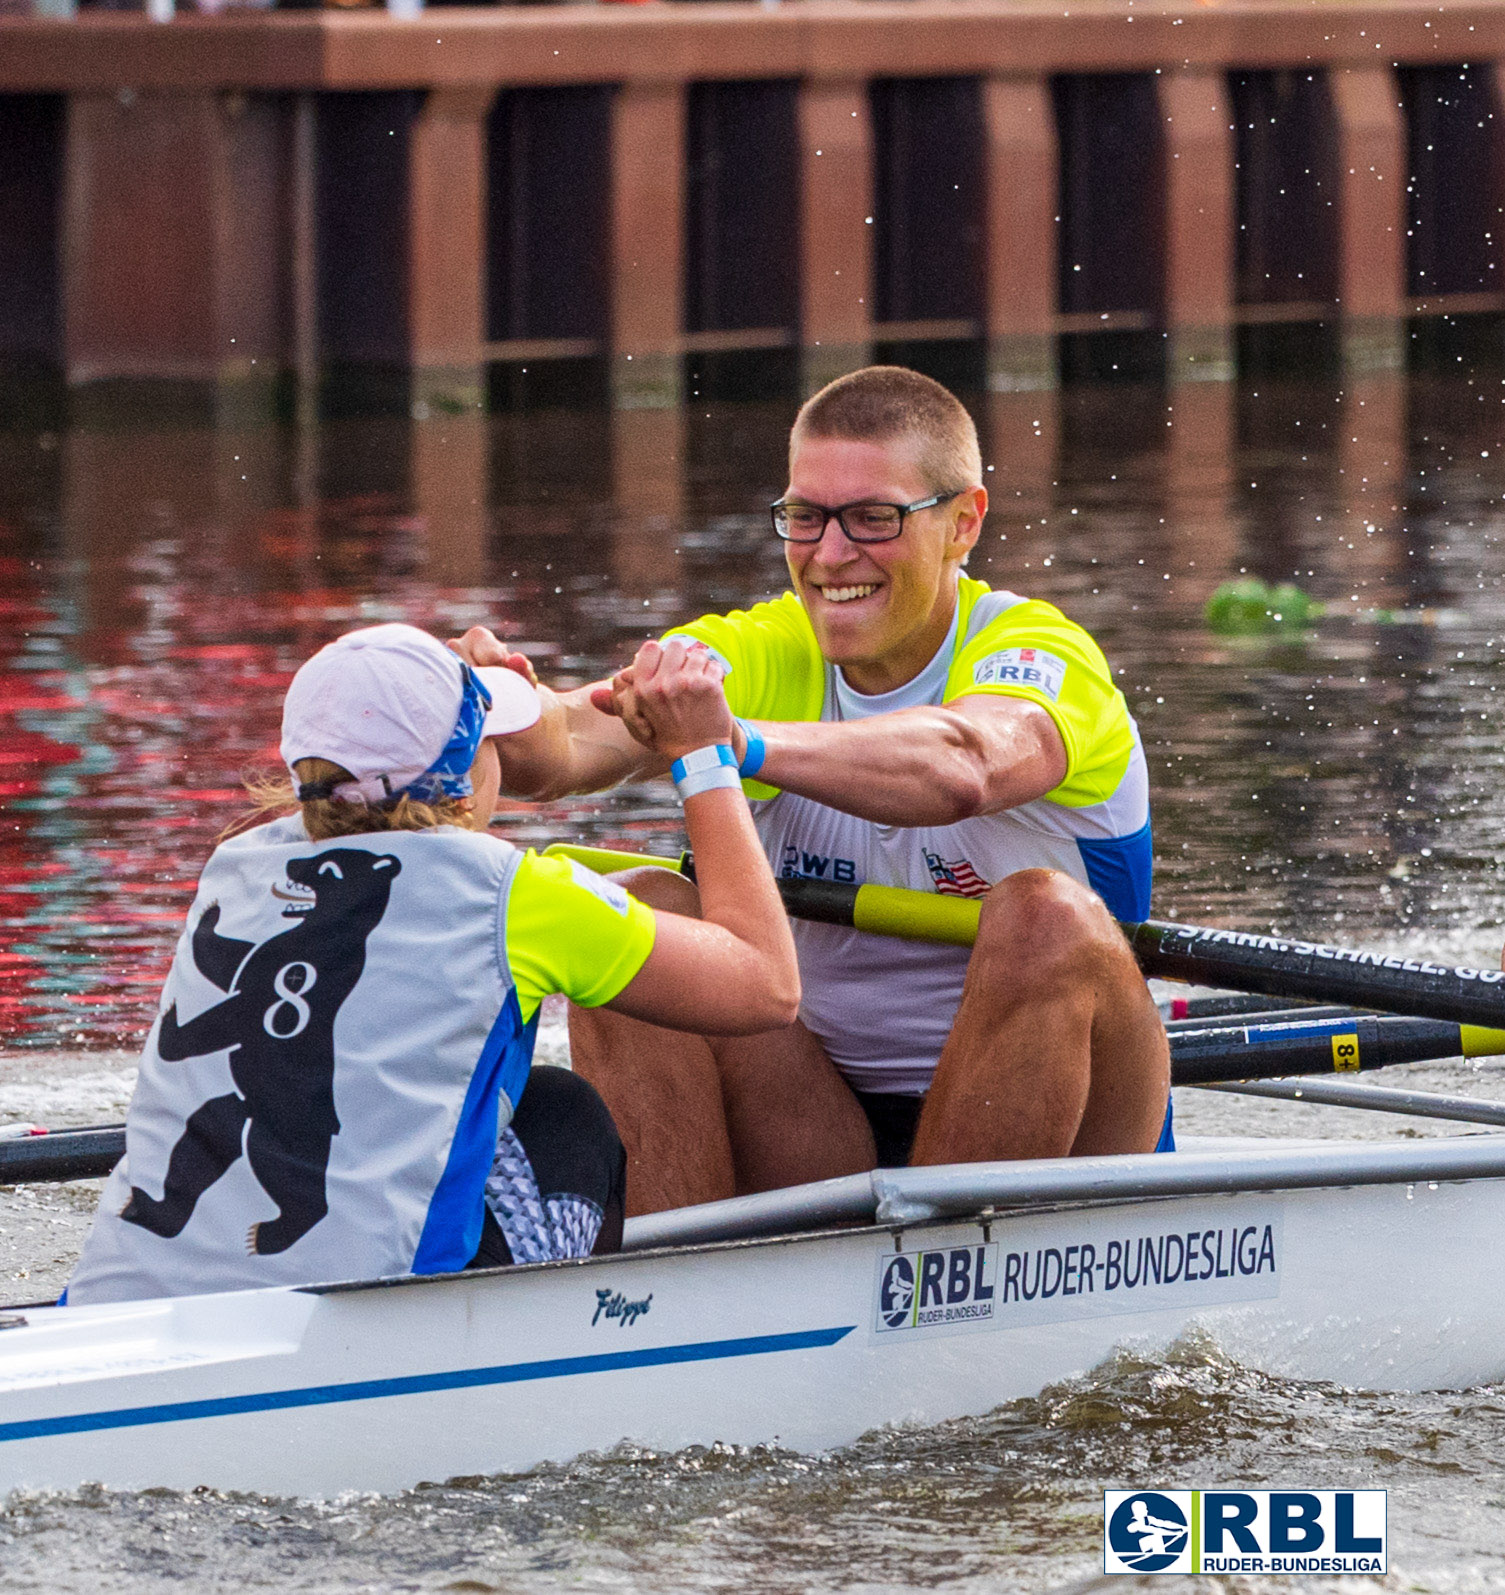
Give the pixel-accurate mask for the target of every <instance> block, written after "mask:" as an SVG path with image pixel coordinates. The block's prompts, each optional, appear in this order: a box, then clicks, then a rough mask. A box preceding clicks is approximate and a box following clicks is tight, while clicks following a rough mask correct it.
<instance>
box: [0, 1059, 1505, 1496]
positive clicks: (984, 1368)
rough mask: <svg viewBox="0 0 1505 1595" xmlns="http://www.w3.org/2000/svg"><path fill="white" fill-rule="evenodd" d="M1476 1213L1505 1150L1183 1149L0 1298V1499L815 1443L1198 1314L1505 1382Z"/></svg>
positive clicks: (1356, 1378) (1099, 1356)
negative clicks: (495, 1251) (289, 1265)
mask: <svg viewBox="0 0 1505 1595" xmlns="http://www.w3.org/2000/svg"><path fill="white" fill-rule="evenodd" d="M1347 1089H1348V1090H1349V1091H1350V1092H1363V1091H1364V1090H1366V1088H1365V1087H1362V1086H1358V1085H1350V1086H1348V1087H1347ZM1392 1095H1398V1093H1392ZM1412 1095H1414V1094H1412ZM1463 1111H1464V1110H1462V1109H1460V1110H1459V1112H1460V1113H1462V1112H1463ZM1483 1116H1485V1115H1481V1117H1483ZM1502 1227H1505V1135H1501V1134H1488V1133H1486V1134H1472V1135H1456V1136H1445V1137H1437V1138H1434V1139H1426V1140H1409V1141H1396V1142H1389V1143H1385V1142H1374V1141H1358V1142H1346V1141H1336V1142H1335V1141H1320V1142H1319V1141H1268V1140H1261V1141H1233V1140H1221V1141H1200V1142H1198V1141H1193V1142H1190V1143H1188V1145H1187V1147H1186V1148H1185V1149H1183V1150H1182V1151H1180V1152H1177V1153H1175V1154H1172V1155H1162V1156H1154V1155H1146V1156H1128V1157H1112V1158H1087V1159H1058V1160H1042V1161H1038V1162H1029V1163H996V1164H967V1165H956V1166H953V1167H949V1168H928V1169H927V1168H917V1169H901V1170H879V1171H877V1172H876V1173H874V1174H871V1175H853V1176H849V1177H847V1178H845V1179H841V1180H832V1181H827V1182H824V1183H822V1184H818V1185H811V1186H802V1187H798V1188H795V1189H792V1190H787V1191H777V1192H770V1193H767V1194H765V1195H762V1196H753V1197H743V1198H738V1199H735V1200H733V1201H729V1202H722V1203H713V1204H709V1205H707V1206H705V1207H701V1208H688V1209H681V1210H679V1211H676V1212H672V1213H664V1214H657V1215H654V1216H652V1217H650V1218H646V1219H639V1220H634V1221H632V1222H631V1223H630V1224H629V1228H628V1236H627V1250H626V1251H625V1252H624V1253H623V1254H622V1255H618V1256H611V1257H599V1258H588V1259H583V1260H579V1261H573V1262H562V1263H546V1264H537V1265H531V1266H521V1267H512V1268H505V1269H495V1270H488V1271H478V1272H471V1273H465V1274H455V1275H444V1276H431V1277H427V1278H403V1279H396V1280H362V1281H356V1282H336V1283H330V1284H323V1285H314V1286H305V1287H300V1288H279V1289H270V1290H260V1291H247V1292H240V1293H231V1294H224V1295H210V1296H193V1297H179V1298H174V1299H169V1300H159V1301H145V1302H134V1303H123V1304H115V1305H102V1306H96V1307H66V1308H56V1307H39V1308H33V1307H26V1308H22V1309H7V1310H6V1311H5V1312H4V1313H3V1315H0V1392H3V1403H0V1489H11V1488H15V1487H21V1486H25V1487H33V1488H46V1487H63V1488H69V1487H74V1486H77V1485H79V1484H81V1483H83V1482H84V1481H99V1482H101V1483H103V1484H105V1485H107V1486H115V1487H122V1488H138V1487H144V1486H152V1485H160V1486H169V1487H178V1488H189V1487H192V1486H195V1485H208V1486H214V1487H218V1488H223V1489H245V1490H254V1491H261V1492H271V1493H278V1494H297V1495H304V1496H315V1497H321V1496H330V1495H334V1494H337V1493H339V1492H342V1491H346V1490H393V1489H398V1488H402V1487H404V1486H408V1485H412V1484H415V1483H418V1482H420V1481H422V1480H440V1479H445V1478H450V1477H454V1476H456V1475H463V1474H487V1473H497V1472H509V1471H515V1470H520V1469H525V1468H528V1467H530V1466H532V1465H534V1464H536V1463H539V1462H543V1461H546V1460H563V1459H566V1458H569V1457H571V1456H574V1455H577V1454H579V1453H581V1452H585V1451H599V1450H603V1449H607V1448H609V1447H611V1446H613V1445H615V1444H616V1443H618V1442H619V1441H622V1440H632V1441H637V1442H641V1443H642V1444H645V1445H648V1446H651V1447H655V1448H677V1447H682V1446H686V1445H691V1444H705V1443H709V1442H713V1441H726V1442H731V1443H737V1444H755V1443H762V1442H768V1443H773V1442H777V1443H779V1444H782V1445H786V1446H791V1447H795V1448H798V1449H802V1450H819V1449H824V1448H826V1447H830V1446H834V1445H839V1444H842V1443H844V1442H847V1441H850V1440H853V1439H855V1438H856V1437H857V1436H858V1435H860V1434H861V1433H863V1432H864V1431H866V1430H869V1429H872V1428H874V1427H877V1426H880V1425H884V1424H895V1423H905V1422H911V1421H917V1422H924V1423H931V1422H936V1421H939V1420H943V1419H947V1418H952V1417H956V1416H960V1415H964V1414H972V1413H980V1412H985V1411H987V1410H989V1409H991V1408H993V1407H995V1406H997V1405H998V1404H999V1403H1001V1402H1005V1401H1008V1400H1011V1399H1014V1398H1018V1397H1023V1396H1029V1395H1033V1394H1035V1393H1037V1392H1038V1391H1039V1390H1040V1389H1041V1388H1042V1387H1044V1386H1046V1385H1048V1384H1051V1383H1053V1382H1055V1381H1058V1380H1062V1379H1066V1378H1069V1377H1072V1376H1074V1375H1078V1374H1082V1373H1085V1372H1087V1371H1089V1370H1090V1369H1092V1368H1093V1367H1094V1366H1096V1365H1097V1364H1099V1363H1100V1362H1102V1361H1103V1359H1105V1358H1106V1357H1108V1356H1109V1355H1110V1354H1111V1353H1112V1352H1113V1351H1114V1349H1115V1348H1117V1347H1121V1346H1125V1345H1131V1346H1134V1347H1138V1348H1142V1349H1144V1350H1147V1351H1151V1352H1153V1351H1156V1350H1159V1349H1163V1348H1164V1347H1166V1346H1167V1345H1169V1344H1170V1343H1171V1342H1173V1341H1175V1340H1176V1339H1177V1338H1178V1337H1181V1336H1184V1335H1186V1334H1187V1333H1188V1332H1191V1331H1193V1330H1200V1331H1204V1332H1206V1333H1207V1334H1209V1335H1211V1336H1212V1337H1214V1339H1215V1340H1216V1341H1217V1343H1219V1344H1220V1345H1221V1346H1222V1347H1224V1348H1225V1349H1226V1350H1227V1351H1228V1352H1229V1353H1230V1354H1231V1355H1232V1356H1234V1357H1236V1358H1237V1359H1238V1360H1240V1361H1241V1362H1243V1363H1244V1364H1246V1365H1247V1366H1250V1367H1253V1368H1258V1369H1263V1370H1267V1371H1268V1372H1270V1373H1273V1374H1277V1375H1284V1376H1290V1377H1295V1378H1301V1379H1319V1380H1335V1381H1340V1382H1342V1383H1345V1384H1349V1385H1357V1386H1362V1387H1367V1388H1371V1389H1390V1390H1402V1389H1437V1388H1455V1387H1464V1386H1469V1385H1474V1384H1479V1383H1484V1382H1489V1381H1493V1380H1498V1379H1501V1378H1505V1333H1502V1332H1501V1328H1500V1326H1501V1323H1502V1322H1505V1261H1502V1260H1501V1256H1500V1251H1499V1246H1498V1237H1499V1235H1500V1233H1501V1229H1502Z"/></svg>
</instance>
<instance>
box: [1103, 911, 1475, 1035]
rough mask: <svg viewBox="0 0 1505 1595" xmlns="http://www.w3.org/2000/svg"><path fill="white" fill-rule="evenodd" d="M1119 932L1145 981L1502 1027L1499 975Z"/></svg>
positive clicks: (1179, 934) (1346, 951)
mask: <svg viewBox="0 0 1505 1595" xmlns="http://www.w3.org/2000/svg"><path fill="white" fill-rule="evenodd" d="M1123 931H1124V934H1125V935H1126V936H1127V937H1128V938H1129V943H1130V945H1131V946H1132V947H1133V949H1134V956H1135V957H1136V958H1137V959H1138V960H1139V967H1140V968H1141V969H1142V970H1144V972H1145V974H1147V975H1156V976H1159V977H1160V978H1162V979H1165V980H1184V981H1189V982H1191V983H1192V984H1194V985H1199V986H1226V987H1230V988H1231V989H1233V990H1235V991H1255V992H1263V993H1267V994H1269V995H1271V996H1277V997H1304V998H1310V999H1313V1000H1315V1001H1318V1002H1329V1003H1347V1004H1349V1005H1350V1006H1352V1007H1355V1008H1362V1009H1364V1010H1366V1011H1371V1012H1372V1011H1373V1010H1375V1009H1379V1010H1381V1011H1382V1012H1385V1013H1399V1014H1419V1015H1421V1016H1423V1017H1424V1018H1428V1019H1445V1020H1452V1021H1453V1022H1455V1023H1456V1022H1459V1021H1461V1022H1463V1023H1466V1024H1476V1025H1488V1026H1490V1027H1491V1028H1493V1029H1502V1028H1505V984H1502V983H1505V973H1502V972H1501V971H1500V970H1498V969H1483V970H1481V969H1467V968H1462V967H1453V966H1449V965H1446V964H1439V963H1434V962H1432V961H1431V960H1430V959H1426V958H1394V957H1387V956H1386V955H1385V954H1383V953H1363V952H1356V951H1354V950H1353V949H1351V948H1343V947H1330V946H1328V945H1326V944H1325V943H1321V942H1304V941H1291V940H1286V939H1284V938H1281V937H1278V936H1256V935H1253V934H1251V933H1249V932H1244V931H1229V930H1209V929H1206V928H1203V927H1201V926H1197V925H1168V924H1164V923H1162V922H1160V921H1157V920H1146V921H1145V922H1144V923H1143V924H1142V925H1125V926H1124V927H1123Z"/></svg>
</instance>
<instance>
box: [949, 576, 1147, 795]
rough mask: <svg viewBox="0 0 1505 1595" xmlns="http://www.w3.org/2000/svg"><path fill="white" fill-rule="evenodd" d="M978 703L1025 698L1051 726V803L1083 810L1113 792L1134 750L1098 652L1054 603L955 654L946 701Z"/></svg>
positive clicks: (1023, 608)
mask: <svg viewBox="0 0 1505 1595" xmlns="http://www.w3.org/2000/svg"><path fill="white" fill-rule="evenodd" d="M968 607H969V608H970V605H969V606H968ZM980 696H981V697H988V696H991V697H1005V698H1025V699H1028V701H1029V702H1031V703H1037V704H1039V705H1040V707H1041V708H1042V709H1044V710H1045V712H1046V713H1047V714H1048V715H1049V716H1050V717H1051V719H1052V720H1054V721H1055V723H1056V728H1057V730H1059V731H1060V733H1061V741H1062V742H1063V743H1064V744H1065V746H1066V779H1065V780H1064V781H1063V782H1062V783H1061V784H1060V786H1058V787H1057V788H1056V789H1055V790H1054V791H1053V792H1050V793H1048V794H1047V796H1048V797H1049V799H1050V801H1051V802H1053V803H1060V804H1062V805H1064V806H1065V807H1067V808H1085V807H1086V806H1087V805H1088V804H1092V803H1102V802H1105V801H1106V800H1107V799H1108V798H1110V797H1111V796H1112V795H1113V793H1114V792H1116V791H1117V790H1118V785H1119V783H1120V782H1121V781H1122V780H1123V777H1124V772H1125V771H1126V770H1127V769H1128V767H1129V759H1130V757H1131V756H1132V754H1133V751H1134V725H1133V721H1132V719H1131V718H1130V716H1129V709H1128V705H1127V704H1126V703H1125V702H1124V696H1123V694H1122V693H1121V692H1120V691H1119V690H1118V688H1117V687H1115V686H1114V685H1113V676H1112V673H1111V671H1110V670H1109V668H1108V661H1107V660H1106V659H1105V658H1104V657H1103V653H1102V650H1101V649H1100V648H1099V647H1098V645H1097V644H1096V643H1095V642H1094V641H1093V640H1092V638H1091V637H1090V636H1088V634H1087V633H1086V632H1085V631H1083V630H1082V628H1081V627H1080V626H1078V625H1077V624H1076V623H1075V621H1071V620H1068V619H1067V618H1066V616H1065V615H1063V614H1062V613H1061V611H1060V610H1059V609H1057V608H1056V607H1055V606H1054V605H1053V604H1047V603H1042V602H1040V601H1039V600H1034V599H1032V600H1028V601H1026V602H1025V603H1022V604H1016V605H1015V606H1014V607H1013V608H1012V609H1009V610H1007V611H1006V612H1005V613H1004V614H1002V615H1000V616H999V617H998V618H997V619H996V620H994V621H993V622H992V623H991V624H989V625H987V626H985V627H984V628H983V629H982V630H981V631H980V632H979V633H978V634H977V636H976V637H974V638H973V639H972V640H971V641H970V642H969V643H968V644H967V645H966V647H965V648H963V649H962V650H960V652H959V653H958V654H957V657H956V659H955V661H954V662H953V664H952V666H951V674H950V676H949V677H948V678H947V682H946V701H947V702H948V703H949V702H951V701H953V700H954V699H957V698H968V697H980Z"/></svg>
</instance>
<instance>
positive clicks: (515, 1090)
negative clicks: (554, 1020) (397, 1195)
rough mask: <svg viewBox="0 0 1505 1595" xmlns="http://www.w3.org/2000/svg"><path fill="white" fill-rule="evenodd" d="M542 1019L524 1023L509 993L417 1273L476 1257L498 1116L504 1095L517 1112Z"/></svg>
mask: <svg viewBox="0 0 1505 1595" xmlns="http://www.w3.org/2000/svg"><path fill="white" fill-rule="evenodd" d="M537 1034H538V1015H537V1014H536V1013H535V1014H534V1015H533V1017H532V1018H531V1019H530V1020H529V1021H528V1023H527V1024H524V1023H523V1016H522V1010H521V1009H520V1008H519V1007H518V1002H517V989H516V987H514V988H513V989H512V990H511V991H509V992H508V993H507V1000H506V1002H505V1003H503V1004H502V1011H501V1012H500V1013H499V1014H498V1015H497V1016H496V1023H495V1024H494V1025H492V1027H491V1034H490V1035H488V1036H487V1037H486V1045H485V1046H484V1047H482V1048H481V1056H480V1059H479V1060H478V1061H477V1063H476V1067H475V1072H474V1074H472V1075H471V1077H470V1086H469V1088H468V1089H467V1090H466V1093H465V1101H464V1103H463V1105H462V1106H461V1108H460V1119H459V1122H458V1123H457V1124H456V1125H455V1135H454V1139H453V1140H452V1141H451V1142H450V1144H449V1158H448V1161H447V1162H446V1163H445V1165H444V1173H443V1174H441V1175H440V1176H439V1183H438V1184H437V1185H436V1186H435V1187H434V1194H433V1197H432V1198H431V1199H430V1201H429V1210H428V1217H427V1218H426V1219H424V1221H423V1234H422V1235H421V1236H419V1238H418V1250H417V1251H416V1252H415V1253H414V1255H413V1272H414V1273H415V1274H452V1273H455V1272H457V1271H458V1270H459V1269H462V1268H464V1267H465V1265H466V1264H467V1263H468V1262H469V1261H470V1260H471V1258H472V1257H474V1256H475V1254H476V1247H478V1246H479V1245H480V1244H481V1220H482V1218H483V1217H484V1214H485V1190H486V1176H487V1175H488V1174H490V1173H491V1163H492V1159H493V1158H494V1157H495V1156H496V1138H497V1129H498V1126H497V1111H498V1103H499V1100H500V1098H501V1097H503V1096H505V1097H506V1098H507V1101H508V1103H509V1104H510V1106H511V1108H512V1110H513V1111H516V1108H517V1104H518V1100H519V1098H520V1097H521V1096H522V1094H523V1087H524V1086H526V1085H527V1083H528V1071H529V1069H531V1068H532V1066H533V1041H534V1038H535V1037H536V1036H537Z"/></svg>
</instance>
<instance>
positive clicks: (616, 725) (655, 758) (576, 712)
mask: <svg viewBox="0 0 1505 1595" xmlns="http://www.w3.org/2000/svg"><path fill="white" fill-rule="evenodd" d="M590 693H591V688H590V687H577V688H575V689H573V690H572V691H570V692H563V693H559V692H552V691H550V690H549V688H547V687H540V688H539V697H540V699H541V700H542V705H543V712H542V714H541V715H540V716H539V720H538V723H537V725H535V726H533V727H531V728H530V729H529V730H527V731H522V732H518V733H516V734H515V735H513V736H509V737H504V738H502V739H500V740H499V742H498V744H497V746H498V748H499V750H500V752H501V758H502V790H503V791H504V792H507V793H510V794H511V795H513V796H514V797H521V798H527V799H528V800H530V801H531V802H534V803H542V802H547V801H548V800H550V799H552V798H560V797H568V796H570V795H572V794H574V793H577V792H600V791H604V790H605V788H607V787H609V786H615V785H616V784H617V783H618V782H620V781H627V780H632V779H642V778H646V777H648V776H653V775H662V774H663V773H664V771H665V770H667V769H668V767H669V761H668V760H667V759H663V758H661V757H660V756H659V755H657V754H655V753H651V752H649V751H648V749H646V748H644V747H641V746H640V745H639V744H638V743H636V742H634V741H633V739H632V737H631V736H630V735H629V734H628V732H627V731H626V729H625V728H624V727H623V725H622V722H621V721H620V720H618V719H615V718H614V717H613V716H611V715H609V714H602V713H601V711H600V710H599V709H597V708H595V707H594V706H593V705H592V704H591V701H590Z"/></svg>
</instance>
